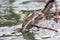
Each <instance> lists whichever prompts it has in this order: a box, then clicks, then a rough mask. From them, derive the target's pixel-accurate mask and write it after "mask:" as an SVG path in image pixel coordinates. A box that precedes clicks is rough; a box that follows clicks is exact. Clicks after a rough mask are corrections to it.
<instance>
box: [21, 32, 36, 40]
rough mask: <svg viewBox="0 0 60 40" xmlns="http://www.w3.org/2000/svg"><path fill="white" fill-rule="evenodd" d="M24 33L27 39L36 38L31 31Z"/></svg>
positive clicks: (32, 39) (33, 39)
mask: <svg viewBox="0 0 60 40" xmlns="http://www.w3.org/2000/svg"><path fill="white" fill-rule="evenodd" d="M22 34H23V37H24V38H25V39H26V40H36V39H35V38H34V34H33V33H30V32H24V33H22Z"/></svg>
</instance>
